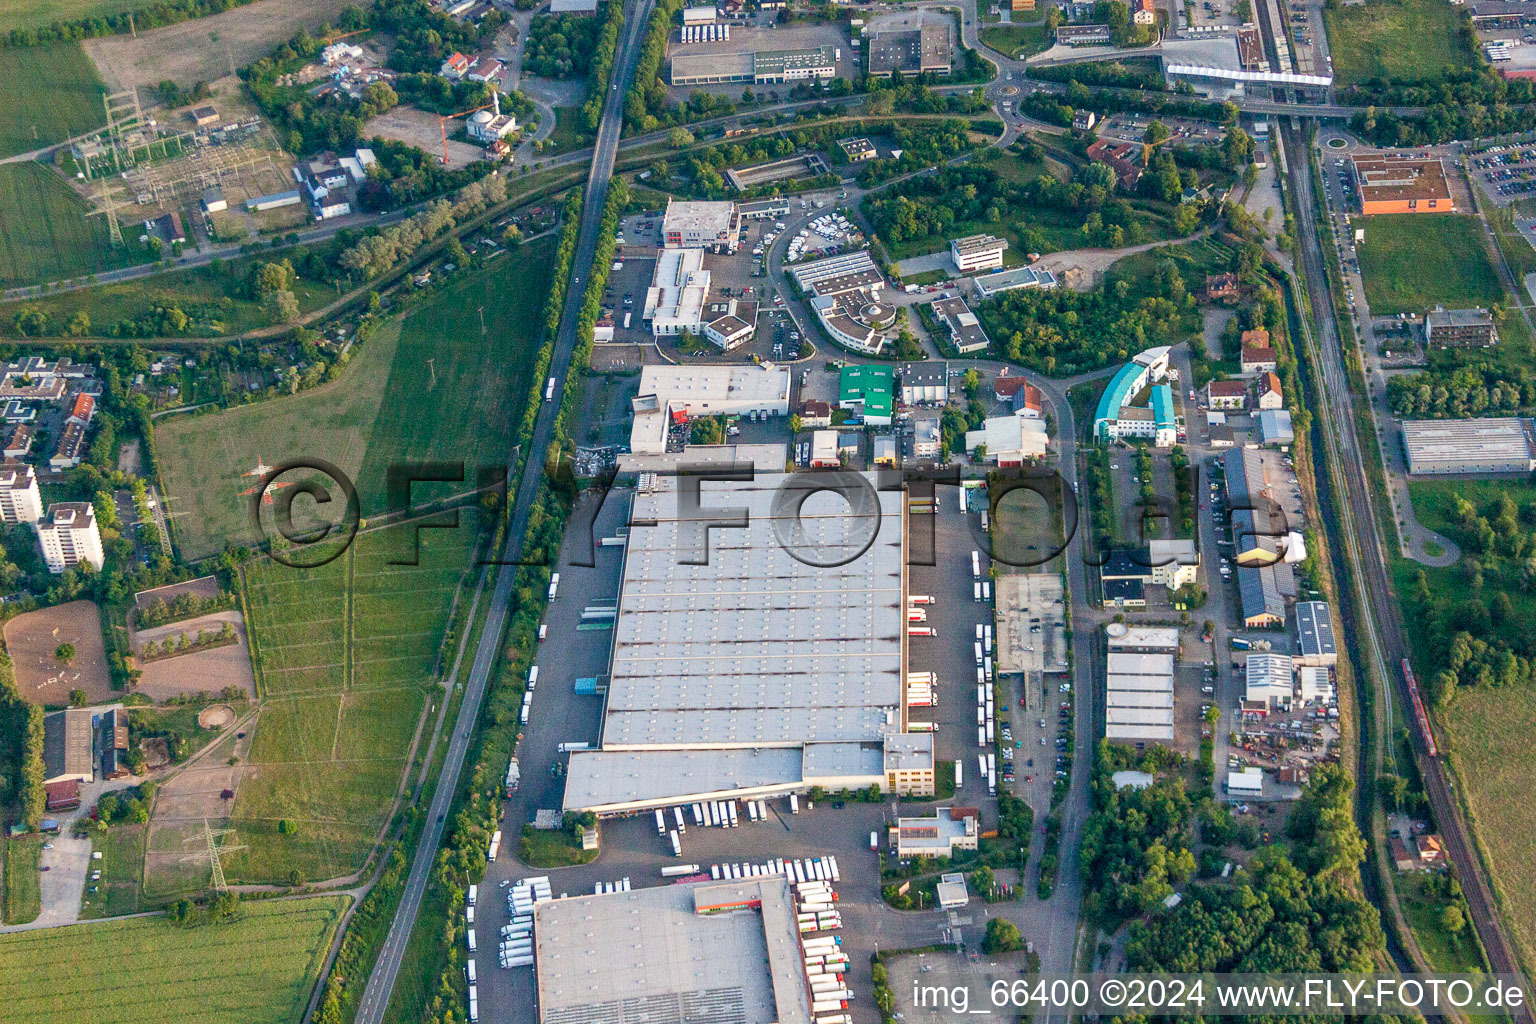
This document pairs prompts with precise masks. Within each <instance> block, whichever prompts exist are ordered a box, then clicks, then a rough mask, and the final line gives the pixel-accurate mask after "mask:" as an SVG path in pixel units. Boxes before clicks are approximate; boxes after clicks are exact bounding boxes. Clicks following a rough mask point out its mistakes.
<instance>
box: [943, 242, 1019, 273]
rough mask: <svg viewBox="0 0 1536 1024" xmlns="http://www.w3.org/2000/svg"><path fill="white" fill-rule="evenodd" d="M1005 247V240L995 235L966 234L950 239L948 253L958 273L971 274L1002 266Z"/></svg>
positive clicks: (1006, 246)
mask: <svg viewBox="0 0 1536 1024" xmlns="http://www.w3.org/2000/svg"><path fill="white" fill-rule="evenodd" d="M1007 248H1008V242H1007V240H1006V239H1002V238H998V237H997V236H995V235H966V236H965V237H964V238H955V239H951V240H950V243H949V255H950V257H951V258H952V259H953V260H954V261H955V267H956V268H958V269H959V271H960V273H962V274H973V273H975V272H976V271H978V270H992V269H994V268H1000V267H1002V265H1003V252H1004V251H1005V250H1006V249H1007Z"/></svg>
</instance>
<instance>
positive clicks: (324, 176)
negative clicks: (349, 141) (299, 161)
mask: <svg viewBox="0 0 1536 1024" xmlns="http://www.w3.org/2000/svg"><path fill="white" fill-rule="evenodd" d="M376 163H378V160H377V159H376V158H375V157H374V155H373V150H371V149H364V148H360V149H357V150H356V151H354V153H353V155H352V156H349V157H341V158H339V159H338V158H337V157H336V156H335V155H334V154H326V155H324V156H321V157H316V158H315V159H312V160H308V161H305V162H304V164H303V165H301V166H298V167H295V168H294V169H293V176H294V178H295V180H297V181H298V183H299V189H300V191H301V192H303V194H304V196H305V198H306V200H307V202H308V203H309V210H310V213H312V214H313V215H314V217H315V219H316V220H330V219H331V218H333V217H345V216H346V215H347V214H349V213H351V212H352V202H353V199H354V197H355V193H356V188H357V186H358V185H359V184H361V183H362V182H364V181H366V180H367V178H368V168H369V167H371V166H372V165H373V164H376Z"/></svg>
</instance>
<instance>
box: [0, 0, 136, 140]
mask: <svg viewBox="0 0 1536 1024" xmlns="http://www.w3.org/2000/svg"><path fill="white" fill-rule="evenodd" d="M18 3H20V4H22V5H25V6H28V7H35V8H36V9H37V10H38V11H40V12H42V11H49V10H52V7H51V6H45V5H42V4H38V3H36V0H0V31H3V30H4V27H5V26H4V21H5V15H6V13H7V12H9V11H10V10H11V9H12V8H13V7H15V6H16V5H17V4H18ZM118 9H119V10H120V9H121V8H118ZM50 20H51V19H50ZM104 91H105V89H104V87H103V86H102V84H101V79H100V78H99V77H98V76H97V74H96V65H95V64H92V63H91V59H90V58H89V57H87V56H86V55H85V51H84V50H82V49H81V48H80V44H79V43H59V44H56V45H53V46H28V47H8V48H6V49H0V96H3V97H5V102H4V103H0V156H13V155H15V154H17V153H29V152H31V151H32V150H34V149H40V148H42V147H43V146H47V145H51V144H52V143H55V142H62V141H64V140H65V139H68V138H72V137H74V136H76V135H80V134H82V133H84V132H88V131H91V130H92V129H94V128H99V127H100V126H101V125H102V124H104V123H106V119H107V114H106V109H105V108H104V107H103V106H102V105H101V96H102V93H103V92H104Z"/></svg>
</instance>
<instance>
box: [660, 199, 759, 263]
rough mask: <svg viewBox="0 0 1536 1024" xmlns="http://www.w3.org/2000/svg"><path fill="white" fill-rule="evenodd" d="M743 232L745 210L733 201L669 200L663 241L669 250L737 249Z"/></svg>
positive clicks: (662, 230)
mask: <svg viewBox="0 0 1536 1024" xmlns="http://www.w3.org/2000/svg"><path fill="white" fill-rule="evenodd" d="M740 234H741V210H740V208H739V207H737V205H736V204H735V203H733V202H731V201H729V200H720V201H717V202H716V201H710V202H700V201H692V200H686V201H685V200H678V199H669V200H667V209H666V212H665V213H663V214H662V217H661V244H662V245H663V246H665V247H666V248H668V249H695V248H697V249H711V250H713V251H714V252H735V251H736V247H737V245H738V244H739V239H740Z"/></svg>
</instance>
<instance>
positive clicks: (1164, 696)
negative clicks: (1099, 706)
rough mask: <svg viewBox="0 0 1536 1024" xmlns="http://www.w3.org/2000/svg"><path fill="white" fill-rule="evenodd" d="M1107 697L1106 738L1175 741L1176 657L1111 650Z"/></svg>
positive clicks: (1105, 711)
mask: <svg viewBox="0 0 1536 1024" xmlns="http://www.w3.org/2000/svg"><path fill="white" fill-rule="evenodd" d="M1108 657H1109V664H1108V672H1107V679H1106V683H1105V697H1104V736H1105V738H1106V739H1109V740H1114V741H1121V742H1130V743H1137V744H1141V743H1146V742H1148V741H1152V742H1161V741H1170V742H1171V741H1172V740H1173V658H1174V656H1173V655H1172V654H1168V653H1160V652H1150V651H1148V652H1130V651H1113V650H1112V651H1110V653H1109V656H1108Z"/></svg>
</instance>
